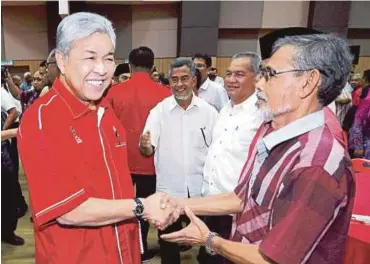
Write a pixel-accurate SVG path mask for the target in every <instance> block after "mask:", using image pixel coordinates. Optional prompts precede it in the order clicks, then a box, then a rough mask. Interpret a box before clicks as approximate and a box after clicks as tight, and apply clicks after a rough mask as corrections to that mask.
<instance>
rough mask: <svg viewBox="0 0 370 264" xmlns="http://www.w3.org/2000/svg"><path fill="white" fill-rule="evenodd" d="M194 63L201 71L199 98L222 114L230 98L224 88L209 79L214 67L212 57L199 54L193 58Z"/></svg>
mask: <svg viewBox="0 0 370 264" xmlns="http://www.w3.org/2000/svg"><path fill="white" fill-rule="evenodd" d="M193 62H194V63H195V66H196V67H197V69H198V70H199V71H200V75H201V86H200V88H199V90H198V96H199V97H200V98H202V99H204V100H205V101H207V102H208V103H209V104H210V105H212V106H213V107H215V108H216V110H217V111H218V112H220V111H221V109H222V107H223V106H224V105H225V104H226V103H227V101H228V100H229V97H228V96H227V93H226V90H225V89H224V87H222V86H220V85H219V84H218V83H216V82H213V81H211V80H210V79H209V78H208V71H209V70H210V69H211V66H212V59H211V57H209V56H208V55H206V54H199V53H197V54H195V55H194V56H193Z"/></svg>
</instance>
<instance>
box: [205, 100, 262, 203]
mask: <svg viewBox="0 0 370 264" xmlns="http://www.w3.org/2000/svg"><path fill="white" fill-rule="evenodd" d="M256 102H257V97H256V94H253V95H251V96H250V97H249V98H248V99H246V100H245V101H244V102H242V103H240V104H238V105H234V106H232V104H231V101H229V102H228V103H227V104H226V105H225V107H224V108H223V109H222V110H221V112H220V115H219V117H218V119H217V121H216V124H215V128H214V129H213V134H212V135H213V136H212V138H213V142H212V145H211V146H210V149H209V151H208V155H207V159H206V163H205V166H204V181H203V188H202V196H207V195H214V194H220V193H225V192H232V191H234V188H235V187H236V185H237V184H238V180H239V176H240V173H241V170H242V168H243V165H244V163H245V162H246V159H247V155H248V151H249V146H250V144H251V142H252V140H253V138H254V136H255V134H256V132H257V129H258V128H259V127H260V126H261V124H262V122H263V118H262V115H261V114H260V113H259V111H258V109H257V107H256Z"/></svg>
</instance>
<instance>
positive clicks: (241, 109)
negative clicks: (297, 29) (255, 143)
mask: <svg viewBox="0 0 370 264" xmlns="http://www.w3.org/2000/svg"><path fill="white" fill-rule="evenodd" d="M260 63H261V58H260V56H259V55H258V54H256V53H254V52H241V53H237V54H235V55H234V56H233V57H232V60H231V63H230V65H229V67H228V69H227V71H226V77H225V83H226V90H227V93H228V95H229V96H230V100H229V102H227V103H226V105H225V106H224V107H223V108H222V110H221V112H220V115H219V117H218V118H217V121H216V124H215V128H214V129H213V132H212V138H213V142H212V145H211V146H210V149H209V152H208V155H207V159H206V163H205V165H204V181H203V188H202V196H209V195H217V194H222V193H227V192H232V191H233V190H234V189H235V187H236V186H237V184H238V179H239V175H240V172H241V170H242V168H243V165H244V162H245V159H246V158H247V155H248V151H249V146H250V144H251V142H252V139H253V137H254V135H255V134H256V132H257V129H258V128H259V127H260V126H261V124H262V121H263V119H262V116H261V115H260V114H259V111H258V108H257V106H256V102H257V96H256V93H255V87H256V83H257V80H258V74H259V65H260ZM205 223H206V224H207V226H208V227H209V228H210V229H211V230H212V231H213V232H216V233H218V234H219V235H220V236H222V237H224V238H229V236H230V232H231V225H232V216H231V215H227V214H226V215H219V216H207V217H205ZM198 261H199V263H201V264H206V263H209V264H218V263H219V264H221V263H223V258H222V257H221V256H211V255H209V254H206V252H205V248H204V247H201V249H200V251H199V256H198Z"/></svg>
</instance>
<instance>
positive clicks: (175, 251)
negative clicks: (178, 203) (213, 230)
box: [158, 215, 190, 264]
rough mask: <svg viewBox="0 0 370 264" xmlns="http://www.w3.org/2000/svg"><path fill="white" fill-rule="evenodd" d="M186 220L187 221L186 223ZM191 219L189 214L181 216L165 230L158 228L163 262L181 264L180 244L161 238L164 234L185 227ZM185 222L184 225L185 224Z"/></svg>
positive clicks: (165, 263) (163, 263) (164, 263)
mask: <svg viewBox="0 0 370 264" xmlns="http://www.w3.org/2000/svg"><path fill="white" fill-rule="evenodd" d="M184 222H185V223H184ZM189 222H190V220H189V218H188V217H187V216H185V215H183V216H181V217H180V218H179V219H178V220H177V221H176V222H175V223H173V224H172V225H170V226H169V227H167V228H166V229H165V230H162V231H161V230H158V238H159V247H160V254H161V263H162V264H181V260H180V246H179V244H177V243H171V242H167V241H164V240H163V239H161V238H160V236H161V235H163V234H168V233H172V232H176V231H179V230H181V229H183V228H184V227H185V226H186V225H187V224H189ZM183 224H184V225H183Z"/></svg>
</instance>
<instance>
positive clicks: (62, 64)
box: [55, 51, 67, 75]
mask: <svg viewBox="0 0 370 264" xmlns="http://www.w3.org/2000/svg"><path fill="white" fill-rule="evenodd" d="M55 59H56V61H57V65H58V68H59V70H60V73H61V74H62V75H64V74H65V72H66V63H67V58H66V56H65V55H64V54H63V53H61V52H60V51H57V52H56V53H55Z"/></svg>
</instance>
